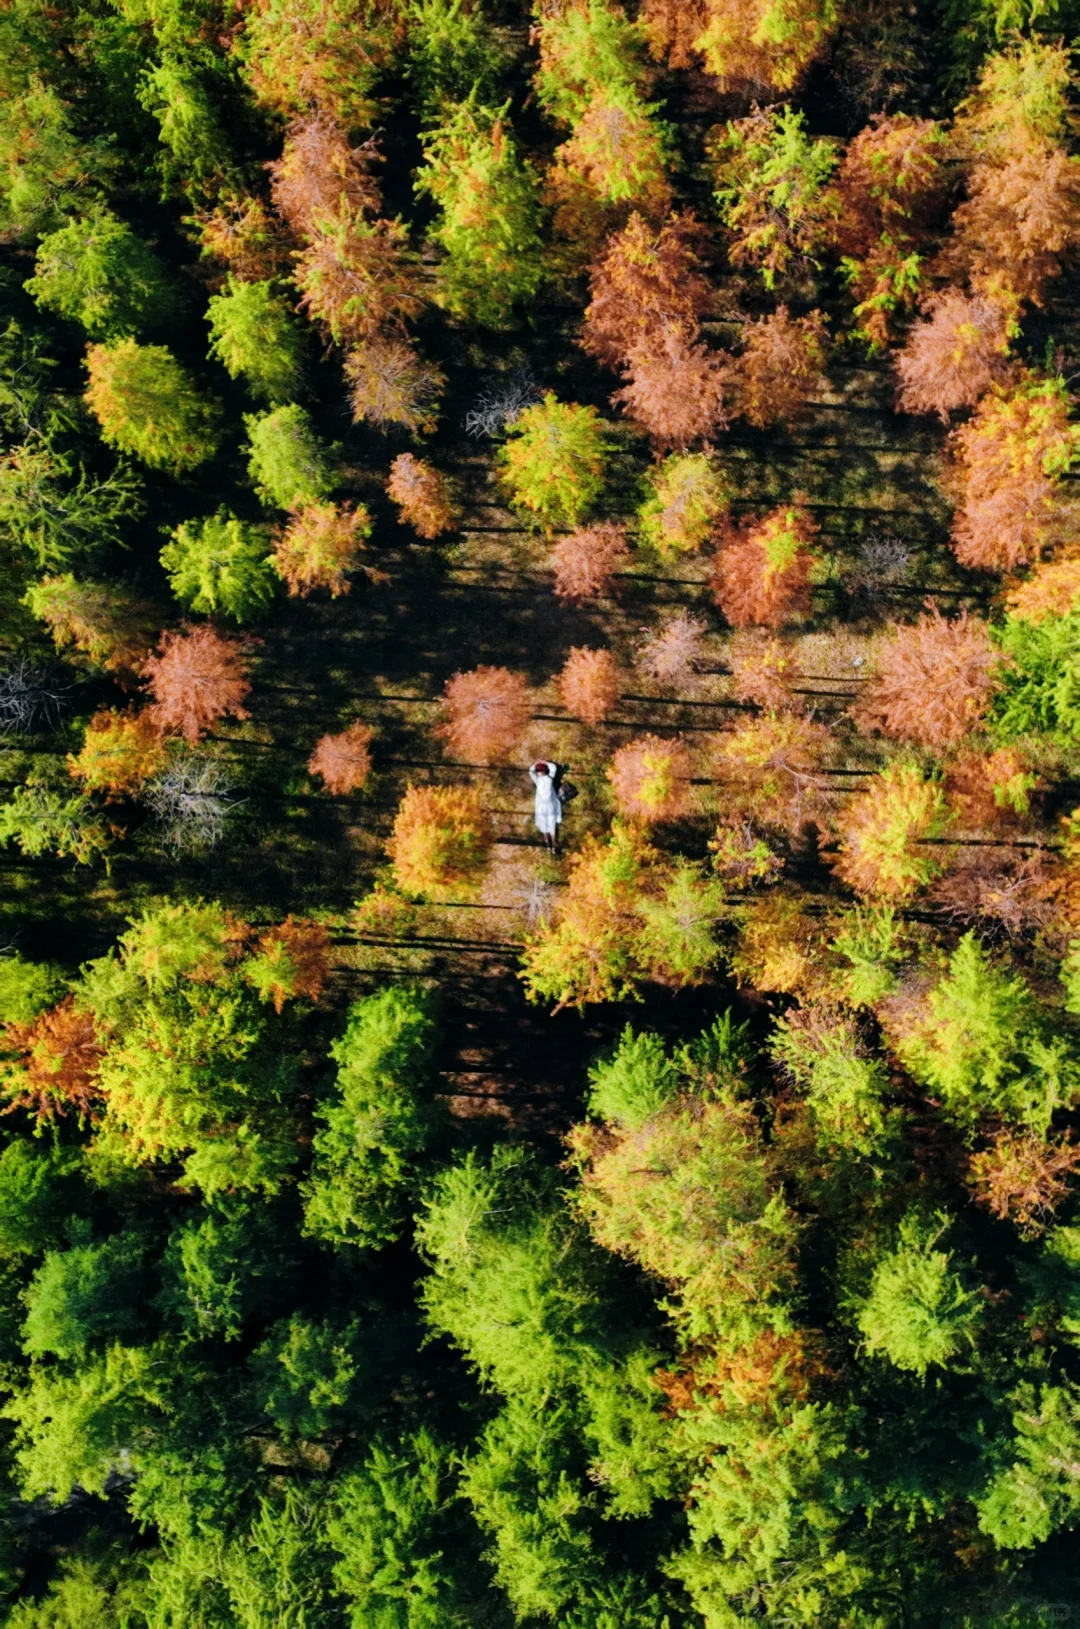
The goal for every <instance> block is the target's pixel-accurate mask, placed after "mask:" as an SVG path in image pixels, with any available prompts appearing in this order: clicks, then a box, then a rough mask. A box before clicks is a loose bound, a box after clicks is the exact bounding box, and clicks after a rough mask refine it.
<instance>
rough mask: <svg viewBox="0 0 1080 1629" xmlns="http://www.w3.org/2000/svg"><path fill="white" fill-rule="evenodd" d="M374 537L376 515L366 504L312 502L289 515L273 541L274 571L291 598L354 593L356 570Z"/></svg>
mask: <svg viewBox="0 0 1080 1629" xmlns="http://www.w3.org/2000/svg"><path fill="white" fill-rule="evenodd" d="M370 535H371V516H370V515H369V514H368V512H367V510H366V508H365V507H364V505H363V504H362V503H360V504H349V503H309V504H305V505H304V507H303V508H302V509H297V510H296V511H295V513H293V514H292V515H290V517H289V523H288V525H287V526H286V527H285V529H284V530H283V531H282V532H280V533H279V534H278V536H277V538H276V539H275V542H274V554H273V562H274V567H275V569H276V570H277V572H278V573H279V575H280V576H281V577H282V578H283V580H284V581H285V583H286V584H287V585H288V589H289V593H290V594H298V595H300V597H301V598H302V599H306V598H307V596H308V595H309V594H311V593H313V592H314V590H315V589H316V588H328V589H329V590H330V593H331V596H332V597H333V598H334V599H336V598H337V597H338V595H339V594H347V593H348V592H349V588H350V586H351V585H350V583H349V572H350V571H354V570H355V569H356V567H357V564H358V562H359V558H360V555H361V553H362V552H363V549H364V543H365V540H366V539H367V538H368V537H369V536H370Z"/></svg>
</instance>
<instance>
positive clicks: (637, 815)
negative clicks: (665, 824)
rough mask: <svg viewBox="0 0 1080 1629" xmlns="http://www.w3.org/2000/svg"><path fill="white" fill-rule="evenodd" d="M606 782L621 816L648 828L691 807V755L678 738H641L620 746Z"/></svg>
mask: <svg viewBox="0 0 1080 1629" xmlns="http://www.w3.org/2000/svg"><path fill="white" fill-rule="evenodd" d="M608 780H609V781H610V782H611V788H612V791H613V793H614V795H615V803H616V805H617V807H618V809H619V812H620V814H623V815H627V816H629V817H630V818H632V819H634V820H641V821H643V822H644V823H645V824H647V825H651V824H652V823H653V822H654V821H658V820H675V819H677V818H678V817H679V815H682V814H685V813H686V810H687V809H688V808H689V806H690V797H691V790H690V754H689V752H688V750H687V747H686V743H685V742H684V741H682V740H681V739H680V738H679V737H674V738H672V739H668V740H664V739H661V737H660V736H656V735H642V736H639V737H638V738H637V740H635V741H628V742H627V744H626V746H624V747H620V748H619V750H618V752H616V754H615V756H614V757H613V758H612V760H611V764H610V767H609V769H608Z"/></svg>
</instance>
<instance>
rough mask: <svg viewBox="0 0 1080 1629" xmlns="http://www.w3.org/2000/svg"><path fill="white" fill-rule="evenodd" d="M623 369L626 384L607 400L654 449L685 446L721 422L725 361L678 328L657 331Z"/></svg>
mask: <svg viewBox="0 0 1080 1629" xmlns="http://www.w3.org/2000/svg"><path fill="white" fill-rule="evenodd" d="M623 371H624V373H625V375H626V379H627V382H626V384H625V385H623V387H622V389H621V390H617V391H615V393H614V394H613V396H612V398H611V400H612V402H613V403H614V405H615V406H617V407H622V408H623V409H624V411H625V412H626V415H627V417H628V418H630V419H631V420H633V422H634V424H636V425H637V426H638V427H639V428H640V429H641V430H643V431H644V432H645V434H646V435H647V436H649V437H650V438H651V440H652V441H653V442H654V443H655V444H656V445H657V446H658V447H686V446H689V445H690V444H691V443H692V442H695V441H704V440H706V439H707V438H708V437H709V436H711V435H713V434H714V433H715V432H716V431H717V430H722V429H723V428H724V426H725V425H726V424H727V411H726V409H725V405H724V393H725V390H726V388H727V373H728V369H727V360H726V358H724V357H723V356H720V355H719V354H718V353H717V352H715V351H710V350H709V349H708V348H707V347H706V346H705V345H702V344H699V343H694V342H691V341H690V340H688V339H687V337H686V335H685V334H684V333H683V332H682V330H681V329H679V328H676V327H674V326H671V327H667V328H664V329H662V330H661V331H660V333H658V334H657V335H656V336H655V338H654V339H653V340H651V341H650V342H648V343H645V344H642V345H640V346H639V347H638V348H636V349H635V350H634V351H632V352H631V353H630V357H629V359H628V361H627V364H626V367H625V368H624V370H623Z"/></svg>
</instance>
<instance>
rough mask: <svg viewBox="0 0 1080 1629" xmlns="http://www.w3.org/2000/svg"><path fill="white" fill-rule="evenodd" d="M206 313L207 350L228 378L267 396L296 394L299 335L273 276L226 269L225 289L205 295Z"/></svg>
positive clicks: (276, 399) (285, 399) (300, 355)
mask: <svg viewBox="0 0 1080 1629" xmlns="http://www.w3.org/2000/svg"><path fill="white" fill-rule="evenodd" d="M206 317H207V321H208V322H209V324H210V335H211V338H210V354H211V355H212V356H216V357H217V358H218V359H219V360H220V361H221V363H222V364H223V365H224V367H225V370H226V372H227V373H228V374H229V375H230V377H231V378H233V379H240V378H242V379H245V380H246V381H247V384H248V387H249V389H250V390H251V391H252V392H253V394H254V395H256V396H261V397H263V398H264V399H265V400H266V401H269V402H288V401H289V400H290V398H291V397H293V396H295V395H296V393H297V390H298V388H299V385H300V375H301V369H302V363H303V357H304V337H303V333H302V332H301V329H300V327H299V325H298V323H297V322H296V319H295V317H294V316H293V312H292V309H291V307H290V306H289V304H288V302H287V301H286V300H284V299H283V298H282V296H281V294H280V293H279V292H278V290H277V286H276V284H275V283H274V281H273V280H272V279H267V280H265V281H263V282H261V283H246V282H241V281H240V279H239V278H236V277H233V276H231V275H230V276H229V277H228V278H227V279H226V283H225V292H224V293H223V294H212V295H211V296H210V299H209V301H208V303H207V307H206Z"/></svg>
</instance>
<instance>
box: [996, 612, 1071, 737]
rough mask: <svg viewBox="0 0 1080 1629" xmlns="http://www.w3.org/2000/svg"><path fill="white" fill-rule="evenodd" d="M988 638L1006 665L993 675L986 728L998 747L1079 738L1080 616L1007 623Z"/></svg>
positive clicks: (1007, 620) (1018, 619)
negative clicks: (1040, 738) (1028, 739)
mask: <svg viewBox="0 0 1080 1629" xmlns="http://www.w3.org/2000/svg"><path fill="white" fill-rule="evenodd" d="M991 631H992V634H993V637H994V639H995V641H996V643H997V644H998V646H999V647H1000V649H1001V650H1002V651H1004V653H1005V655H1006V657H1007V658H1008V660H1007V661H1006V662H1005V663H1004V664H1003V665H1002V666H1001V667H1000V668H999V669H998V673H997V680H996V692H997V693H996V695H995V698H994V701H993V703H992V705H991V709H990V727H991V729H992V731H993V733H994V735H995V736H996V737H997V739H998V740H1000V741H1015V740H1018V739H1019V738H1021V737H1023V736H1025V735H1047V736H1049V737H1050V738H1051V739H1052V740H1057V741H1059V742H1060V743H1061V744H1062V745H1063V746H1067V747H1069V746H1072V745H1073V744H1074V743H1075V742H1076V740H1077V739H1078V738H1080V615H1075V614H1070V615H1068V616H1048V617H1045V618H1044V619H1043V620H1041V621H1039V622H1027V621H1024V620H1023V619H1022V618H1020V617H1006V618H1005V621H1004V623H1002V624H1001V625H1000V626H998V627H995V628H993V629H992V630H991Z"/></svg>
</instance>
